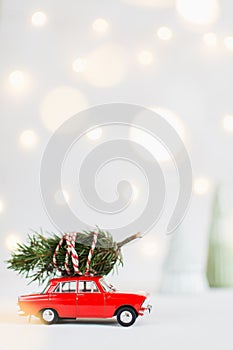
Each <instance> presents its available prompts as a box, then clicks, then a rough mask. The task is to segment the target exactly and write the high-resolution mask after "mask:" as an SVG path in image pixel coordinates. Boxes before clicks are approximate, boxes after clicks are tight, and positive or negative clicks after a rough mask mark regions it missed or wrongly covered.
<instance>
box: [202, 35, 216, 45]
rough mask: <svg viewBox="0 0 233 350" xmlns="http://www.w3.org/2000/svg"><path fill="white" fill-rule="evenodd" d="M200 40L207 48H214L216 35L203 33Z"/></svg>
mask: <svg viewBox="0 0 233 350" xmlns="http://www.w3.org/2000/svg"><path fill="white" fill-rule="evenodd" d="M202 38H203V41H204V43H205V44H206V45H207V46H212V47H214V46H216V45H217V35H216V34H215V33H205V34H204V35H203V37H202Z"/></svg>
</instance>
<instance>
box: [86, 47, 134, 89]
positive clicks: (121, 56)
mask: <svg viewBox="0 0 233 350" xmlns="http://www.w3.org/2000/svg"><path fill="white" fill-rule="evenodd" d="M87 64H88V69H86V71H85V72H84V77H85V78H86V80H87V81H88V82H89V83H90V84H91V85H93V86H97V87H110V86H114V85H117V84H119V83H120V82H121V81H122V80H123V79H124V78H125V76H126V74H127V68H128V56H127V55H126V53H125V51H124V50H123V49H122V47H120V46H118V45H104V46H101V47H99V48H97V49H96V50H94V51H93V52H91V53H90V54H89V55H88V57H87Z"/></svg>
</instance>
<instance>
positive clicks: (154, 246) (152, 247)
mask: <svg viewBox="0 0 233 350" xmlns="http://www.w3.org/2000/svg"><path fill="white" fill-rule="evenodd" d="M141 250H142V253H143V255H145V256H147V257H157V255H158V254H159V245H158V242H155V241H153V240H151V241H149V240H148V241H146V242H142V243H141Z"/></svg>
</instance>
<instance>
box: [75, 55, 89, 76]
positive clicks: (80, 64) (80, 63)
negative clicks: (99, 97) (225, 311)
mask: <svg viewBox="0 0 233 350" xmlns="http://www.w3.org/2000/svg"><path fill="white" fill-rule="evenodd" d="M86 66H87V61H86V60H85V58H83V57H78V58H76V60H74V62H73V64H72V67H73V70H74V71H75V72H77V73H82V72H84V71H85V69H86Z"/></svg>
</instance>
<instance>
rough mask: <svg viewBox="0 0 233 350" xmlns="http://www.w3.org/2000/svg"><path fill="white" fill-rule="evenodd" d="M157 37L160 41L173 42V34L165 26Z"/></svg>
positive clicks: (159, 30) (158, 32)
mask: <svg viewBox="0 0 233 350" xmlns="http://www.w3.org/2000/svg"><path fill="white" fill-rule="evenodd" d="M157 36H158V38H159V39H160V40H171V38H172V37H173V32H172V30H171V29H170V28H169V27H166V26H163V27H160V28H159V29H158V30H157Z"/></svg>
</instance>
